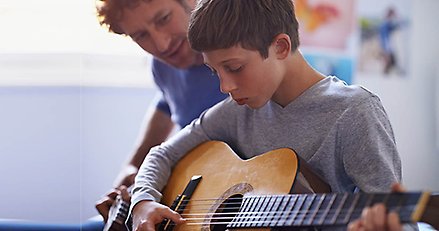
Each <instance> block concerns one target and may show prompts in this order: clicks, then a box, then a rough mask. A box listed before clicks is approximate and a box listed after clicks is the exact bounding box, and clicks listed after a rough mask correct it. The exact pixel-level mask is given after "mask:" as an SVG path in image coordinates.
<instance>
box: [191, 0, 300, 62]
mask: <svg viewBox="0 0 439 231" xmlns="http://www.w3.org/2000/svg"><path fill="white" fill-rule="evenodd" d="M298 28H299V23H298V22H297V19H296V16H295V12H294V5H293V3H292V0H199V2H198V4H197V6H196V8H195V10H194V12H193V13H192V16H191V19H190V22H189V42H190V44H191V46H192V49H194V50H196V51H198V52H206V51H212V50H217V49H225V48H230V47H232V46H235V45H241V46H242V47H243V48H245V49H249V50H258V51H259V53H260V54H261V56H262V57H264V58H266V57H268V47H269V46H270V44H271V43H272V42H273V38H274V37H275V36H276V35H278V34H280V33H285V34H287V35H289V36H290V39H291V46H292V47H291V50H292V51H293V52H294V51H296V49H297V47H298V46H299V33H298Z"/></svg>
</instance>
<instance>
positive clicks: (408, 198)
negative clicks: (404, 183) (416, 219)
mask: <svg viewBox="0 0 439 231" xmlns="http://www.w3.org/2000/svg"><path fill="white" fill-rule="evenodd" d="M394 195H395V196H398V197H400V198H401V203H400V205H401V206H400V211H399V218H400V220H401V221H404V222H411V220H412V213H413V212H414V211H415V209H416V206H417V204H418V202H419V199H420V198H421V193H404V194H394Z"/></svg>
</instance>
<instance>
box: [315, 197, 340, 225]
mask: <svg viewBox="0 0 439 231" xmlns="http://www.w3.org/2000/svg"><path fill="white" fill-rule="evenodd" d="M327 195H330V196H331V197H328V196H326V197H325V200H324V201H323V206H322V208H325V206H326V209H325V210H324V211H323V213H321V215H317V217H320V219H317V220H318V222H317V225H322V224H323V222H325V220H326V217H327V216H328V213H329V211H330V210H331V208H332V205H333V204H334V201H335V199H336V198H337V194H327Z"/></svg>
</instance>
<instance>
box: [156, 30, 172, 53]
mask: <svg viewBox="0 0 439 231" xmlns="http://www.w3.org/2000/svg"><path fill="white" fill-rule="evenodd" d="M171 40H172V39H171V36H170V35H169V34H168V33H166V32H160V31H156V32H155V33H154V34H153V41H154V45H155V47H156V49H157V51H158V52H160V53H166V52H168V51H169V48H170V47H169V46H170V45H171Z"/></svg>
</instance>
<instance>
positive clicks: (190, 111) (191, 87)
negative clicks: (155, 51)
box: [152, 59, 227, 128]
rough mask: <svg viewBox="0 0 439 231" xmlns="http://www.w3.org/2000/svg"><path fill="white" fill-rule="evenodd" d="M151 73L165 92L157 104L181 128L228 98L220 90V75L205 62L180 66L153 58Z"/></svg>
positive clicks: (162, 91)
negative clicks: (185, 66)
mask: <svg viewBox="0 0 439 231" xmlns="http://www.w3.org/2000/svg"><path fill="white" fill-rule="evenodd" d="M152 73H153V77H154V81H155V83H156V85H157V86H158V88H159V89H160V91H161V93H162V95H161V97H160V99H159V100H158V102H157V105H156V107H157V108H158V109H160V110H161V111H163V112H165V113H167V114H168V115H169V116H171V119H172V121H173V122H174V123H176V124H178V125H180V127H182V128H183V127H185V126H186V125H187V124H189V123H190V122H191V121H192V120H194V119H196V118H198V117H199V116H200V114H201V112H203V111H204V110H206V109H208V108H210V107H212V106H213V105H215V104H216V103H218V102H220V101H221V100H223V99H225V98H227V95H226V94H223V93H221V91H220V84H219V79H218V77H217V76H216V75H215V74H213V73H212V71H211V70H210V69H209V68H208V67H206V66H205V65H200V66H194V67H191V68H189V69H178V68H175V67H172V66H170V65H167V64H166V63H163V62H161V61H159V60H157V59H153V61H152Z"/></svg>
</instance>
